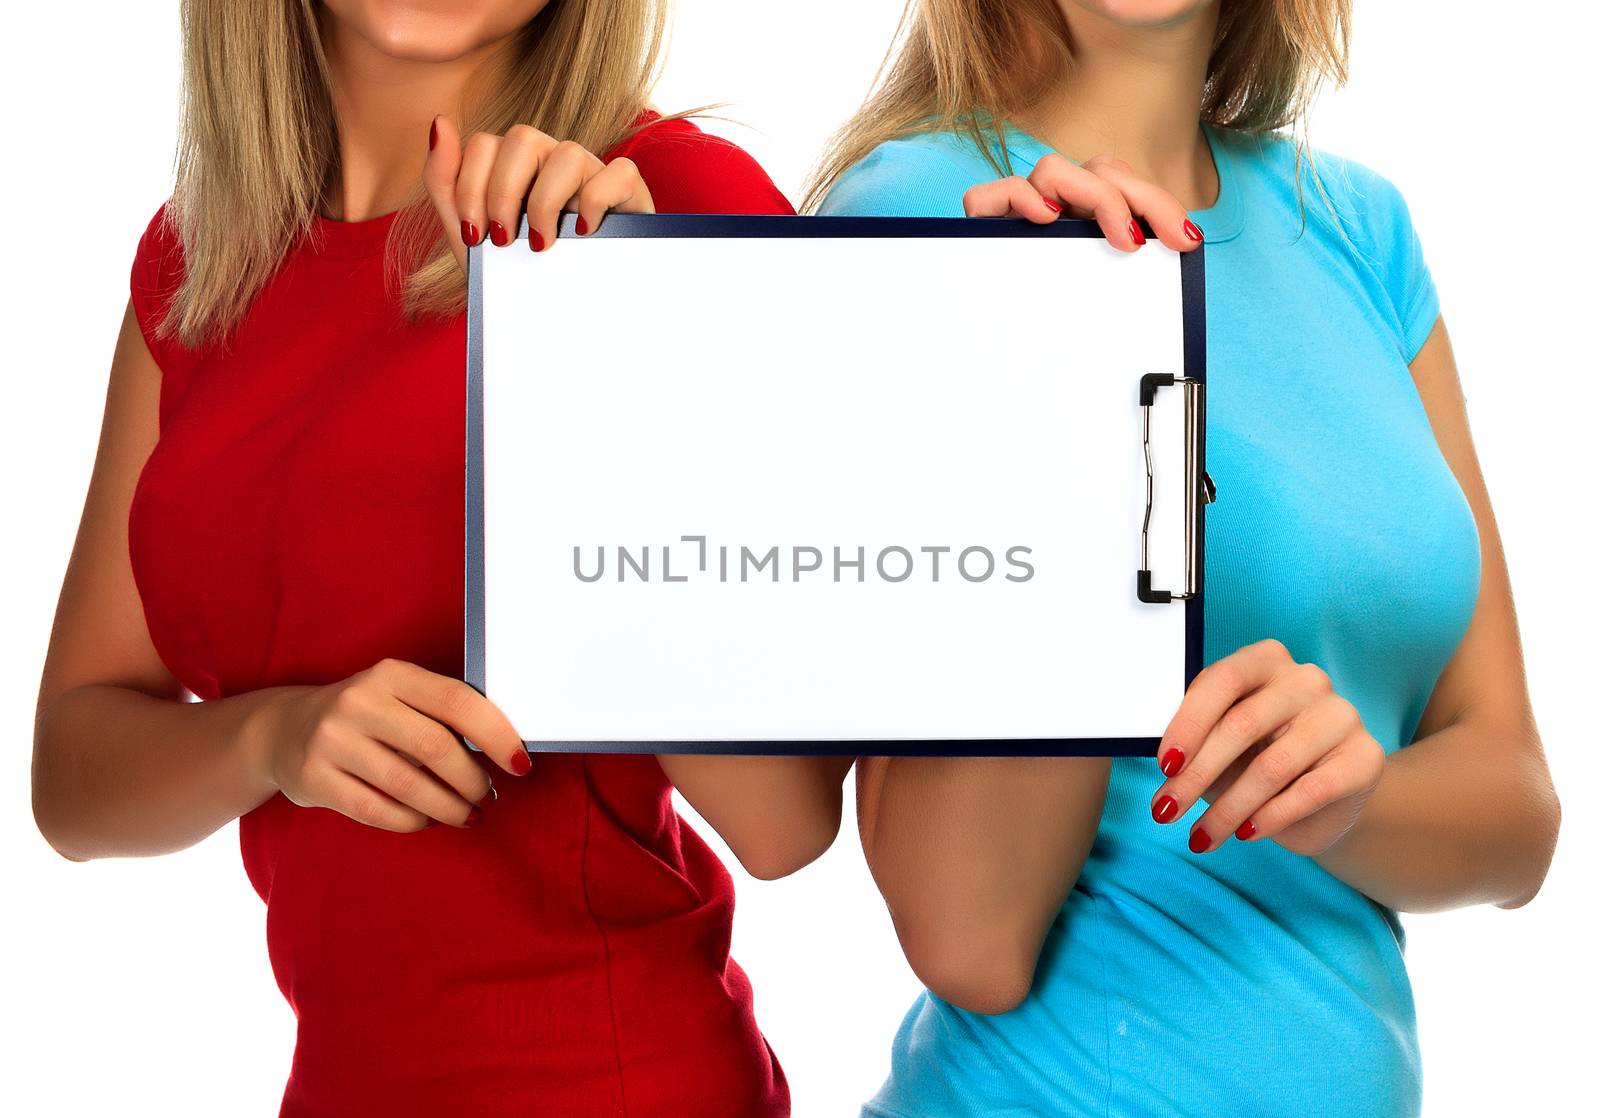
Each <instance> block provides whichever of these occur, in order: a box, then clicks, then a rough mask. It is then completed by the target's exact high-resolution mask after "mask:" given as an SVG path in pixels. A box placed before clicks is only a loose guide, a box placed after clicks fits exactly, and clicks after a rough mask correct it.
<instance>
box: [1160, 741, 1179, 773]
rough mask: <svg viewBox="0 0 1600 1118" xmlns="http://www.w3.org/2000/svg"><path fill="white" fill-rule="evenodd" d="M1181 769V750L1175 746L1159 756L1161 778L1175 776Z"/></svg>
mask: <svg viewBox="0 0 1600 1118" xmlns="http://www.w3.org/2000/svg"><path fill="white" fill-rule="evenodd" d="M1181 768H1183V750H1181V749H1179V748H1178V747H1177V746H1173V747H1172V748H1171V749H1169V750H1167V751H1166V752H1165V753H1163V754H1162V755H1161V775H1162V776H1173V775H1176V773H1177V771H1178V770H1179V769H1181Z"/></svg>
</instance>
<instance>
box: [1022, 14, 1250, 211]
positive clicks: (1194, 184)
mask: <svg viewBox="0 0 1600 1118" xmlns="http://www.w3.org/2000/svg"><path fill="white" fill-rule="evenodd" d="M1062 8H1063V12H1064V14H1065V15H1066V20H1067V27H1068V33H1069V36H1070V42H1071V44H1072V59H1071V61H1070V62H1069V63H1068V66H1067V69H1066V72H1065V74H1064V75H1063V76H1062V78H1061V79H1060V80H1059V81H1057V82H1056V83H1055V85H1054V86H1053V87H1052V88H1051V89H1050V90H1049V91H1048V92H1047V93H1046V95H1045V96H1043V97H1041V98H1040V99H1039V101H1038V102H1037V103H1036V104H1035V105H1033V106H1032V107H1031V108H1030V110H1029V111H1028V112H1027V113H1025V114H1021V116H1020V117H1019V120H1018V123H1019V124H1021V125H1022V126H1023V127H1025V128H1027V129H1029V131H1031V132H1033V133H1034V134H1035V135H1037V136H1038V137H1039V138H1040V139H1042V140H1044V141H1045V142H1046V143H1048V144H1050V146H1051V147H1053V148H1055V149H1056V150H1057V151H1060V152H1061V153H1062V154H1064V155H1067V156H1069V157H1071V158H1073V159H1076V160H1079V161H1080V162H1081V161H1083V160H1086V159H1089V158H1091V157H1093V156H1096V155H1109V156H1113V157H1115V158H1117V159H1122V160H1124V161H1126V162H1127V163H1128V164H1129V165H1130V166H1132V168H1133V170H1134V173H1135V174H1137V175H1138V176H1139V177H1141V178H1143V179H1145V180H1146V181H1148V182H1152V183H1154V184H1156V185H1157V186H1160V187H1162V188H1163V189H1165V190H1167V191H1168V192H1170V193H1171V194H1173V195H1174V196H1176V197H1177V199H1178V201H1179V202H1181V203H1182V204H1183V205H1184V206H1185V207H1186V208H1188V209H1190V210H1201V209H1206V208H1208V207H1210V206H1212V205H1213V204H1215V202H1216V200H1217V193H1218V189H1219V186H1218V180H1217V171H1216V167H1215V165H1214V164H1213V163H1212V160H1211V152H1210V148H1209V146H1208V145H1207V144H1206V142H1205V137H1204V136H1203V135H1202V133H1201V131H1200V101H1201V96H1202V94H1203V92H1204V88H1205V80H1206V67H1207V65H1208V63H1209V61H1210V58H1211V46H1212V42H1213V39H1214V37H1215V34H1216V25H1217V12H1216V8H1217V6H1216V5H1215V4H1208V5H1205V6H1204V7H1203V8H1201V9H1199V10H1198V11H1196V12H1195V13H1194V14H1192V15H1190V16H1187V17H1185V18H1183V19H1180V20H1175V21H1173V22H1171V23H1168V24H1162V25H1159V26H1154V27H1127V26H1121V25H1117V24H1114V23H1112V22H1111V21H1109V20H1107V19H1105V18H1104V17H1102V16H1099V15H1095V14H1093V13H1090V12H1086V11H1085V10H1083V9H1082V8H1079V7H1078V6H1077V5H1074V4H1066V3H1064V4H1063V5H1062Z"/></svg>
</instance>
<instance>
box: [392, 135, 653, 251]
mask: <svg viewBox="0 0 1600 1118" xmlns="http://www.w3.org/2000/svg"><path fill="white" fill-rule="evenodd" d="M428 147H429V150H428V162H427V164H426V165H425V166H424V167H423V171H422V181H423V184H424V185H425V186H426V187H427V188H428V196H429V197H430V198H432V199H433V206H434V209H436V210H437V211H438V212H439V220H440V221H442V222H444V231H445V238H446V240H448V241H449V242H450V247H451V249H452V250H453V251H454V252H455V254H456V262H457V263H459V264H461V265H462V267H465V266H466V262H467V249H468V247H470V246H472V245H476V244H478V243H480V242H481V241H482V240H483V239H484V237H486V236H487V237H488V238H489V241H490V242H491V243H492V244H496V245H508V244H510V243H511V242H512V241H514V240H515V239H516V236H517V230H518V228H520V225H521V221H522V215H523V214H524V213H526V214H527V215H528V247H529V248H531V249H533V251H534V252H543V251H544V249H545V247H546V246H548V245H551V244H554V243H555V239H556V223H557V222H558V221H559V220H560V217H561V211H563V210H576V211H577V213H578V233H579V234H580V235H582V234H585V233H588V232H590V231H591V230H594V229H598V228H600V222H601V221H602V220H603V219H604V217H605V215H606V214H607V213H609V212H610V211H612V210H619V211H622V212H626V213H655V209H656V207H655V202H654V201H652V200H651V198H650V188H649V187H647V186H645V184H644V179H642V178H640V177H639V168H637V167H635V166H634V165H633V161H632V160H631V159H626V158H618V159H613V160H612V161H611V162H610V163H602V162H600V160H599V158H597V157H596V156H595V155H593V154H591V153H590V152H589V151H587V150H586V149H584V148H583V147H581V146H579V145H578V144H575V143H573V142H572V141H571V140H560V141H558V140H556V139H555V138H553V137H551V136H546V135H545V134H544V133H543V132H541V131H539V130H538V129H537V128H532V127H530V126H528V125H526V124H519V125H517V126H516V127H515V128H513V129H511V131H509V132H507V133H506V134H505V135H504V136H496V135H493V134H492V133H488V132H478V133H475V134H473V135H472V136H471V137H469V138H468V140H467V143H466V148H465V150H463V149H462V145H461V137H460V135H459V134H458V133H457V132H456V126H455V124H454V123H453V122H452V121H451V120H450V118H449V117H443V116H441V117H436V118H434V122H433V128H432V131H431V132H430V133H429V136H428Z"/></svg>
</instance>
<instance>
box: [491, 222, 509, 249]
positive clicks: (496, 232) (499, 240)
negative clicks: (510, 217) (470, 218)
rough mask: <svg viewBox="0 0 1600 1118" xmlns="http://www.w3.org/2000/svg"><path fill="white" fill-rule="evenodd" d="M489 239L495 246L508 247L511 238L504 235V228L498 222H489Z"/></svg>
mask: <svg viewBox="0 0 1600 1118" xmlns="http://www.w3.org/2000/svg"><path fill="white" fill-rule="evenodd" d="M489 239H490V240H491V241H493V242H494V243H495V244H497V245H508V244H510V243H511V238H510V237H509V236H507V235H506V227H505V226H504V225H501V224H500V223H499V222H498V221H491V222H490V223H489Z"/></svg>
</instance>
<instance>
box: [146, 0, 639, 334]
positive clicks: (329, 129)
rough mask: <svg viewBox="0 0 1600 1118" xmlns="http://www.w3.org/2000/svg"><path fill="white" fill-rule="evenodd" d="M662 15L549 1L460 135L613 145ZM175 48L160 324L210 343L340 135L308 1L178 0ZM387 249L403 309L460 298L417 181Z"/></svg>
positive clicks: (279, 247) (250, 286) (488, 81)
mask: <svg viewBox="0 0 1600 1118" xmlns="http://www.w3.org/2000/svg"><path fill="white" fill-rule="evenodd" d="M666 20H667V7H666V0H551V2H550V4H549V5H548V6H547V7H546V8H544V9H543V10H542V11H541V12H540V13H539V14H538V15H537V16H535V17H534V18H533V19H532V20H530V21H529V23H528V25H527V26H526V27H524V28H523V29H522V30H521V31H520V32H519V33H518V34H517V35H516V36H515V38H514V40H513V41H512V42H511V43H510V44H509V45H508V50H507V52H506V55H505V57H504V58H502V59H500V60H498V61H497V64H496V65H494V66H493V67H492V68H491V70H489V71H488V72H486V75H485V77H484V79H483V80H482V81H481V82H480V83H479V85H480V88H477V89H475V90H474V91H472V92H473V95H472V96H471V97H469V105H468V108H467V119H465V120H464V121H462V122H461V124H462V133H463V135H466V134H468V133H471V132H477V131H482V132H495V133H503V132H505V131H506V130H507V129H509V128H510V127H511V126H512V125H515V124H531V125H533V126H534V127H536V128H538V129H540V130H541V131H544V132H546V133H549V134H550V135H552V136H556V137H558V138H560V139H569V140H574V141H576V142H578V143H580V144H582V145H583V146H584V147H586V148H588V149H590V150H591V151H595V152H603V151H606V150H607V149H609V148H612V147H615V146H616V145H617V144H618V143H620V142H621V141H622V140H623V139H625V138H626V137H627V136H628V135H629V134H630V133H631V132H632V131H633V130H634V129H635V128H636V127H637V126H638V122H639V119H640V117H641V115H642V114H643V113H644V112H645V111H646V110H647V108H648V107H649V97H650V91H651V88H652V87H653V85H654V83H655V77H656V71H657V68H658V65H659V62H660V59H661V49H662V40H663V38H664V36H665V33H666ZM183 59H184V63H183V68H184V84H183V111H182V119H181V128H180V141H179V148H178V171H177V183H176V186H175V187H174V190H173V195H172V201H171V202H170V203H169V205H168V207H167V217H168V221H169V222H170V223H171V224H172V226H173V228H174V229H175V231H176V232H177V235H178V238H179V240H180V241H181V243H182V246H183V260H184V274H183V279H182V281H181V283H180V284H179V286H178V288H177V290H176V291H175V292H174V294H173V298H172V303H171V306H170V307H169V309H168V311H167V313H166V315H165V317H164V318H163V320H162V323H161V325H160V333H161V336H163V337H173V338H176V339H178V340H179V341H180V342H181V343H182V344H184V345H186V346H197V345H201V344H205V343H209V342H215V341H219V340H221V339H222V338H224V337H225V336H226V335H227V334H228V332H229V331H230V330H231V329H232V328H233V326H234V325H236V324H237V323H238V321H239V319H240V318H241V317H242V316H243V315H244V313H245V310H246V309H247V308H248V307H249V305H250V302H251V300H252V299H253V298H254V297H255V295H256V294H257V293H258V292H259V291H260V290H261V288H262V287H263V286H264V285H265V284H266V282H267V281H268V280H269V279H271V278H272V275H273V274H274V273H275V272H276V271H277V270H278V268H279V266H280V265H281V264H282V263H283V260H284V258H285V256H286V255H287V254H288V253H289V251H290V250H291V249H292V248H293V247H294V246H295V245H296V244H297V243H299V242H300V240H301V239H302V238H304V237H305V236H307V235H308V234H309V233H310V232H311V230H312V227H313V223H314V222H315V220H316V217H317V213H318V210H319V208H320V206H321V205H322V204H323V202H324V200H325V197H326V195H327V192H328V190H329V188H330V187H331V186H332V184H333V182H334V179H335V176H336V175H337V172H338V163H339V144H338V134H337V131H336V127H335V122H334V113H333V100H332V94H331V92H330V87H329V74H328V64H327V58H326V56H325V55H324V53H323V49H322V39H321V34H320V31H319V29H318V22H317V0H266V2H263V0H184V3H183ZM418 143H419V145H420V143H421V137H420V136H419V137H418ZM390 248H391V254H390V261H391V265H392V274H393V276H394V277H395V278H396V280H397V282H399V283H400V284H401V285H402V286H403V294H404V302H405V307H406V310H407V312H408V313H409V314H412V315H421V314H430V313H439V314H447V313H450V312H452V311H455V310H459V309H460V307H461V305H462V300H463V290H464V283H463V279H462V276H461V270H460V269H459V268H458V267H457V266H456V263H455V260H454V258H453V256H452V255H451V253H450V250H449V246H448V244H447V243H446V241H445V239H444V235H443V231H442V229H440V227H439V221H438V218H437V217H436V216H435V215H434V214H433V212H432V210H431V209H430V208H429V207H428V203H427V201H426V199H425V197H424V196H423V195H422V194H421V192H420V188H419V192H418V195H417V197H416V198H415V199H414V200H413V202H412V203H411V204H410V205H408V206H407V207H406V209H405V210H404V212H402V214H401V215H400V216H399V218H397V219H396V222H395V226H394V231H393V233H392V234H391V242H390Z"/></svg>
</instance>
